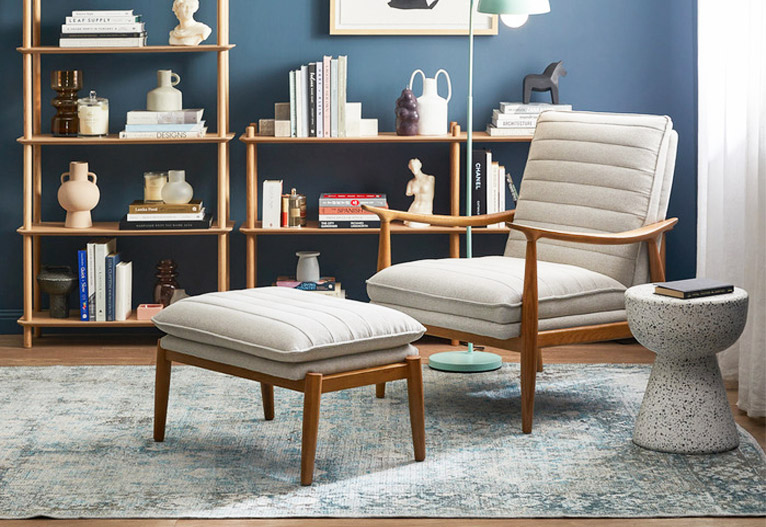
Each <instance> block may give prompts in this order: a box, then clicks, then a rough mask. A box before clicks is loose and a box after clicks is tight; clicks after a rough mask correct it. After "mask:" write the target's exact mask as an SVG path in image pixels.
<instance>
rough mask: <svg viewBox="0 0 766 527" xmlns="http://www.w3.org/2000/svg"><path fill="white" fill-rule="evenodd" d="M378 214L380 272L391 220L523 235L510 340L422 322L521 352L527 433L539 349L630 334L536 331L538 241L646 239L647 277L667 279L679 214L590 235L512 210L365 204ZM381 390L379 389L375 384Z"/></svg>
mask: <svg viewBox="0 0 766 527" xmlns="http://www.w3.org/2000/svg"><path fill="white" fill-rule="evenodd" d="M363 208H364V209H365V210H367V211H369V212H373V213H375V214H377V215H378V217H379V218H380V238H379V245H378V271H381V270H383V269H385V268H387V267H390V266H391V222H392V221H414V222H421V223H428V224H431V225H439V226H450V227H485V226H487V225H492V224H495V223H501V222H505V223H506V224H507V225H508V227H510V228H511V229H512V230H516V231H519V232H521V233H523V234H524V236H526V239H527V245H526V254H525V264H524V265H525V267H524V287H523V293H522V300H521V302H522V304H521V333H520V335H519V336H518V337H515V338H511V339H506V340H502V339H495V338H492V337H486V336H483V335H475V334H472V333H467V332H463V331H456V330H454V329H449V328H441V327H436V326H426V328H427V331H426V333H427V334H429V335H433V336H437V337H443V338H447V339H451V340H462V341H465V342H473V343H475V344H481V345H485V346H492V347H495V348H500V349H504V350H509V351H515V352H517V353H520V354H521V427H522V431H523V432H524V433H525V434H529V433H531V432H532V420H533V414H534V404H535V383H536V380H537V372H538V371H542V367H543V361H542V354H541V353H540V349H542V348H547V347H551V346H561V345H564V344H576V343H584V342H599V341H604V340H615V339H621V338H629V337H631V336H632V335H631V333H630V328H629V327H628V323H627V321H625V322H614V323H610V324H598V325H593V326H577V327H572V328H563V329H553V330H547V331H539V330H538V289H537V240H539V239H540V238H549V239H553V240H562V241H568V242H577V243H587V244H594V245H625V244H631V243H639V242H646V244H647V249H648V253H649V272H650V276H651V280H652V281H654V282H661V281H664V280H665V265H664V258H663V254H664V240H665V238H664V234H665V232H666V231H668V230H670V229H672V228H673V226H675V224H676V223H678V219H677V218H670V219H666V220H663V221H659V222H657V223H653V224H651V225H646V226H643V227H640V228H638V229H634V230H631V231H626V232H620V233H614V234H588V233H578V232H566V231H558V230H550V229H540V228H537V227H530V226H527V225H519V224H516V223H513V218H514V215H515V213H516V211H515V210H510V211H505V212H499V213H496V214H484V215H480V216H441V215H423V214H413V213H409V212H403V211H396V210H390V209H381V208H377V207H370V206H368V205H363ZM379 389H380V388H379Z"/></svg>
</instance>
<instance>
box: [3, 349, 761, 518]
mask: <svg viewBox="0 0 766 527" xmlns="http://www.w3.org/2000/svg"><path fill="white" fill-rule="evenodd" d="M154 346H155V342H154V341H153V339H151V338H149V337H135V336H129V337H120V336H109V337H93V336H88V337H83V338H78V337H67V338H66V339H62V338H57V337H45V338H42V339H39V340H36V341H35V347H34V348H32V349H24V348H23V347H22V341H21V336H17V335H0V367H2V366H49V365H150V364H154ZM418 348H419V349H420V352H421V355H423V356H425V357H427V356H429V355H431V354H432V353H436V352H438V351H444V350H448V349H453V348H451V347H450V346H448V345H447V344H445V343H444V341H441V340H437V339H428V338H427V339H424V340H422V341H421V342H419V343H418ZM490 350H491V349H490ZM491 351H496V352H498V353H500V354H501V355H502V356H503V359H504V360H507V361H518V355H516V354H515V353H510V352H501V351H498V350H491ZM543 358H544V360H545V362H546V363H611V364H618V363H620V364H624V363H634V364H651V363H652V361H653V360H654V354H653V353H651V352H650V351H648V350H646V349H644V348H642V347H641V346H639V345H638V344H635V343H629V344H620V343H603V344H588V345H578V346H562V347H559V348H551V349H547V350H545V351H544V352H543ZM728 394H729V401H730V402H731V405H732V411H733V412H734V418H735V420H736V421H737V423H739V424H740V425H741V426H742V427H743V428H745V429H746V430H748V431H749V432H750V433H751V434H753V436H754V437H755V438H756V439H757V440H758V442H759V443H760V445H761V447H764V448H766V421H765V420H764V419H751V418H749V417H747V416H746V415H744V414H743V413H742V412H740V411H739V410H738V409H737V408H736V400H737V392H736V389H730V390H728ZM0 499H2V495H0ZM764 499H766V497H765V498H764ZM38 525H39V526H45V527H218V526H220V527H299V526H301V527H302V526H306V527H331V526H333V527H335V526H337V527H357V526H359V527H361V526H371V527H457V526H464V525H465V526H476V527H611V526H616V527H644V526H645V527H689V526H695V527H696V526H710V527H766V519H764V518H673V519H625V520H624V519H560V520H558V519H557V520H537V519H532V520H442V519H404V518H403V519H364V520H355V519H350V520H336V519H330V520H308V519H292V520H163V519H157V520H0V527H34V526H38Z"/></svg>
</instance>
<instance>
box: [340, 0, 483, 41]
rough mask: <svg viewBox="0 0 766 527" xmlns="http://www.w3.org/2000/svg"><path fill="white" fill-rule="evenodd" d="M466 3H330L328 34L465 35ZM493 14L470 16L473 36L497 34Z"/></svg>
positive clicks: (442, 0) (384, 0)
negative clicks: (472, 22) (472, 17)
mask: <svg viewBox="0 0 766 527" xmlns="http://www.w3.org/2000/svg"><path fill="white" fill-rule="evenodd" d="M469 5H470V0H330V35H464V36H467V35H468V8H469ZM497 28H498V17H497V15H484V14H481V13H476V14H475V15H474V34H475V35H497Z"/></svg>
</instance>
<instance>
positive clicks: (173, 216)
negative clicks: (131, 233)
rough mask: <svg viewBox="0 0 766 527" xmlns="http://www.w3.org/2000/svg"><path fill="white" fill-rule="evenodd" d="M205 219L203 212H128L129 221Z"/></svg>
mask: <svg viewBox="0 0 766 527" xmlns="http://www.w3.org/2000/svg"><path fill="white" fill-rule="evenodd" d="M204 219H205V213H204V211H203V212H195V213H191V214H184V213H169V214H128V215H127V220H128V221H129V222H139V221H202V220H204Z"/></svg>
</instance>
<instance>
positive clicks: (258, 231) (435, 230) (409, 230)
mask: <svg viewBox="0 0 766 527" xmlns="http://www.w3.org/2000/svg"><path fill="white" fill-rule="evenodd" d="M239 231H240V232H241V233H242V234H244V235H246V236H248V235H250V236H252V235H259V236H265V235H272V236H274V235H276V236H290V235H305V234H379V233H380V229H379V228H377V227H374V228H361V229H322V228H321V227H319V222H318V221H309V222H308V225H307V226H306V227H300V228H295V227H293V228H289V227H282V228H279V229H264V228H263V227H261V222H257V223H256V227H255V228H248V227H245V226H242V227H240V228H239ZM464 232H465V227H436V226H430V227H422V228H421V227H408V226H406V225H404V224H403V223H399V222H393V223H392V224H391V234H462V233H464ZM509 232H510V229H509V228H508V227H502V228H500V229H487V228H486V227H475V228H474V229H473V234H498V233H505V234H508V233H509Z"/></svg>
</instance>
